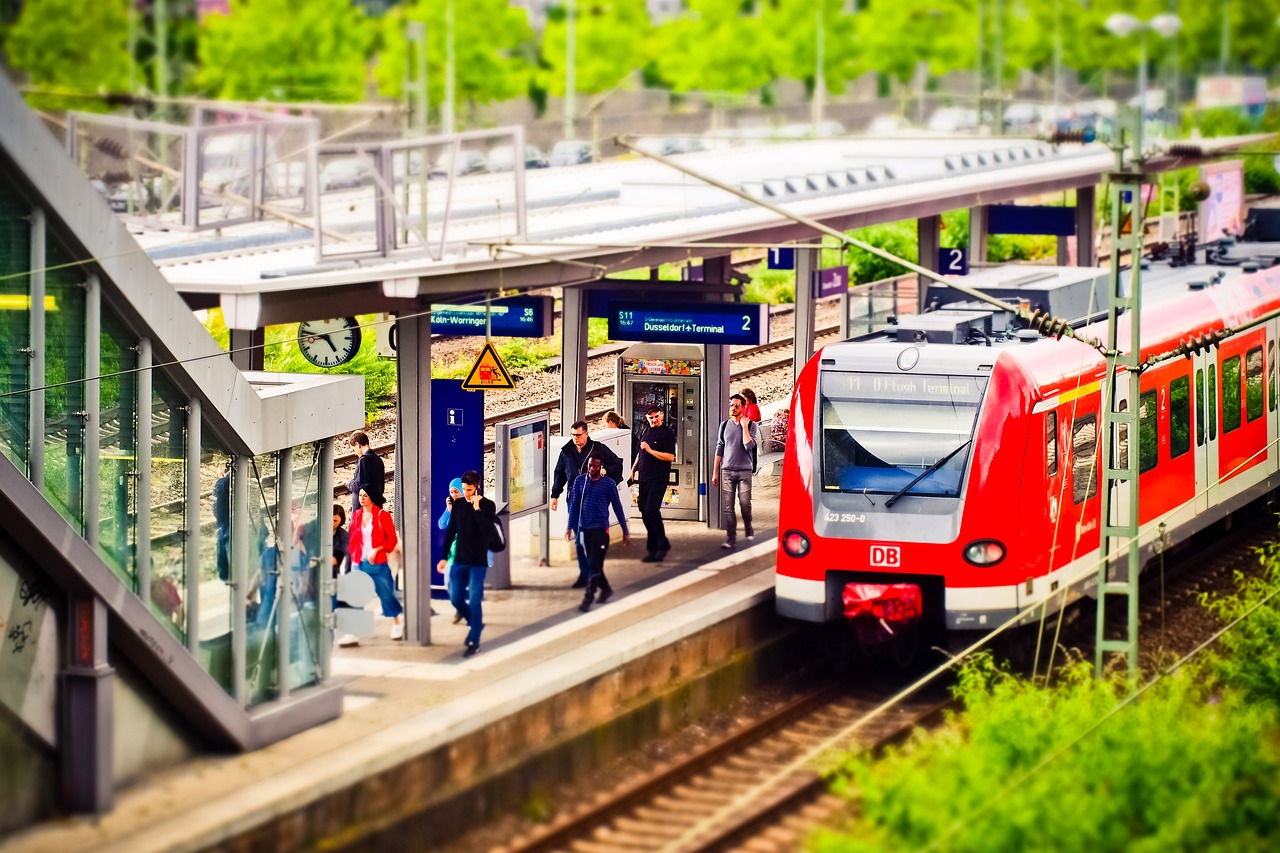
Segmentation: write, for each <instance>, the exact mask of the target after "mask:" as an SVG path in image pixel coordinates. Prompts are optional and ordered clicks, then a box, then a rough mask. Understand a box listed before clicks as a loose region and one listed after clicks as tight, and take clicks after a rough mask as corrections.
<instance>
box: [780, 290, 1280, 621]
mask: <svg viewBox="0 0 1280 853" xmlns="http://www.w3.org/2000/svg"><path fill="white" fill-rule="evenodd" d="M1144 290H1145V288H1144ZM1178 292H1179V293H1180V294H1181V295H1178V296H1176V297H1175V298H1171V299H1167V300H1166V301H1163V302H1159V303H1157V304H1153V305H1151V306H1150V307H1146V308H1144V309H1143V314H1142V318H1143V327H1142V335H1143V343H1142V351H1143V357H1144V358H1146V357H1147V356H1149V355H1154V354H1161V353H1165V352H1168V351H1169V350H1171V349H1172V348H1173V347H1175V346H1177V345H1178V344H1179V343H1180V342H1182V341H1184V340H1187V339H1189V338H1190V337H1192V336H1197V335H1203V334H1206V333H1208V332H1212V331H1215V330H1220V329H1223V328H1224V327H1226V326H1231V327H1238V326H1240V325H1242V324H1244V323H1246V322H1247V321H1249V320H1251V319H1254V318H1258V317H1260V316H1261V315H1263V314H1264V313H1266V312H1268V311H1271V310H1274V309H1277V308H1280V268H1276V269H1272V270H1268V271H1263V272H1260V273H1257V274H1252V275H1247V276H1243V277H1240V278H1237V279H1235V280H1234V281H1232V282H1230V283H1227V284H1223V285H1220V286H1217V287H1212V288H1204V289H1200V290H1196V291H1192V292H1186V291H1185V287H1184V286H1183V285H1182V284H1180V285H1179V288H1178ZM983 314H984V312H983V311H978V310H970V311H956V310H943V311H939V312H935V313H931V314H924V315H920V316H919V317H916V318H903V321H902V323H901V325H899V327H898V328H897V329H896V331H894V330H891V332H890V333H889V334H886V335H881V336H879V337H876V338H874V339H862V340H856V341H845V342H842V343H837V344H832V345H830V346H827V347H825V348H823V349H822V350H821V351H819V352H818V353H817V354H816V355H814V357H813V358H812V359H811V360H810V361H809V363H808V364H807V365H806V366H805V368H804V370H803V371H802V373H801V375H800V378H799V380H798V382H797V383H796V388H795V391H794V393H793V396H792V401H791V432H790V434H789V436H788V439H787V446H786V455H785V458H784V461H783V466H784V467H783V475H782V499H781V507H780V515H779V521H778V530H779V538H778V558H777V575H776V590H777V607H778V612H779V613H780V614H782V615H784V616H788V617H792V618H795V619H801V620H806V621H811V622H825V621H833V620H837V619H840V618H842V617H844V616H849V617H853V618H854V621H855V624H858V625H860V626H861V630H860V631H859V634H860V636H862V637H863V638H864V639H869V638H872V635H875V634H877V632H878V636H879V637H880V638H882V639H883V638H886V637H889V636H895V635H897V634H898V633H899V631H898V630H896V629H897V628H898V626H907V625H912V626H924V625H932V626H935V627H940V628H946V629H950V630H953V631H954V630H966V629H984V628H988V627H994V626H995V625H998V624H1000V623H1002V622H1004V621H1006V620H1008V619H1010V618H1011V617H1014V616H1016V615H1019V614H1024V615H1026V617H1027V618H1028V619H1029V618H1031V617H1032V616H1034V617H1035V618H1038V617H1039V616H1040V612H1041V608H1040V607H1039V606H1038V605H1040V604H1041V603H1042V602H1044V601H1045V600H1046V599H1050V606H1049V611H1050V612H1053V610H1056V609H1057V607H1059V606H1062V605H1063V604H1065V603H1069V602H1070V601H1073V600H1075V599H1077V598H1079V597H1080V595H1081V594H1086V593H1088V592H1089V591H1090V589H1091V588H1092V586H1093V579H1094V574H1093V572H1090V571H1089V569H1090V568H1093V569H1096V566H1097V560H1098V548H1099V531H1098V518H1099V509H1100V506H1099V505H1100V503H1101V498H1100V495H1099V493H1098V482H1099V476H1100V469H1099V465H1100V459H1101V445H1100V442H1099V436H1098V425H1099V422H1100V419H1101V406H1102V405H1103V400H1102V392H1101V383H1102V380H1103V378H1104V376H1105V363H1104V361H1103V359H1102V357H1101V355H1100V354H1099V353H1098V352H1097V351H1096V350H1094V349H1092V348H1090V347H1088V346H1085V345H1084V344H1081V343H1079V342H1077V341H1073V340H1069V339H1064V340H1054V339H1034V340H1031V341H1027V340H1025V338H1026V337H1027V336H1029V333H1026V332H1024V333H1023V338H1021V339H1019V338H1016V337H1015V336H1008V335H1001V334H1000V333H999V330H998V329H996V330H993V329H992V328H991V324H992V323H993V322H995V323H996V324H997V325H999V323H1000V322H1001V318H1000V315H999V313H998V312H997V313H995V314H994V315H993V314H991V313H990V312H987V316H985V317H984V316H983ZM1007 319H1008V318H1007V317H1006V318H1005V320H1006V321H1007ZM1120 322H1121V324H1122V326H1123V327H1124V328H1122V330H1121V338H1120V339H1121V340H1127V335H1128V332H1127V326H1128V320H1127V318H1121V320H1120ZM1085 331H1086V332H1087V333H1088V334H1091V335H1093V336H1096V337H1098V338H1100V339H1103V340H1105V331H1106V329H1105V321H1104V322H1102V323H1096V324H1094V325H1091V326H1088V327H1087V328H1086V330H1085ZM1278 333H1280V320H1276V319H1272V320H1269V321H1267V322H1266V323H1265V324H1264V325H1260V326H1258V327H1255V328H1253V329H1249V330H1246V331H1243V332H1240V333H1237V334H1234V335H1232V336H1231V337H1229V338H1227V339H1226V340H1224V341H1222V342H1221V343H1220V344H1219V345H1218V346H1216V347H1214V348H1211V349H1209V350H1208V351H1206V352H1201V353H1198V354H1196V355H1194V356H1191V357H1187V358H1178V359H1173V360H1169V361H1164V362H1162V363H1160V364H1159V365H1157V366H1155V367H1152V368H1150V369H1148V370H1146V371H1144V373H1143V375H1142V378H1141V383H1140V387H1141V393H1140V396H1139V399H1138V400H1129V401H1126V403H1127V405H1129V406H1135V405H1136V406H1137V407H1138V410H1139V427H1138V435H1137V441H1135V442H1130V441H1129V440H1128V437H1127V436H1126V435H1119V436H1118V438H1119V449H1120V452H1121V453H1122V454H1124V453H1128V452H1137V453H1138V454H1139V457H1140V458H1139V467H1140V471H1141V473H1140V475H1139V488H1140V493H1141V502H1140V507H1139V510H1140V516H1139V517H1140V523H1141V531H1142V532H1141V542H1142V546H1143V548H1144V559H1145V558H1146V557H1147V556H1149V554H1150V553H1152V552H1153V549H1154V548H1156V547H1168V546H1171V545H1173V544H1175V543H1177V542H1179V541H1181V540H1184V539H1186V538H1187V537H1189V536H1190V535H1191V534H1192V533H1194V532H1196V531H1197V530H1201V529H1203V528H1205V527H1206V526H1207V525H1210V524H1212V523H1214V522H1215V521H1217V520H1220V519H1222V518H1223V517H1225V516H1226V515H1228V514H1229V513H1231V512H1233V511H1234V510H1236V509H1238V508H1240V507H1242V506H1243V505H1245V504H1247V503H1249V502H1251V501H1253V500H1255V499H1257V498H1258V497H1260V496H1262V495H1263V494H1265V493H1266V492H1268V491H1270V490H1272V489H1274V488H1276V487H1277V486H1280V475H1278V473H1277V461H1278V459H1280V456H1278V454H1277V449H1276V440H1277V435H1280V429H1278V427H1280V415H1277V412H1276V338H1277V334H1278ZM1010 338H1013V339H1010ZM956 341H960V342H959V343H957V342H956ZM1122 489H1123V487H1122ZM1123 490H1124V491H1125V492H1127V489H1123ZM1128 499H1129V496H1128V495H1127V493H1125V494H1121V495H1120V496H1119V500H1120V501H1121V503H1122V505H1123V502H1125V501H1127V500H1128ZM1082 573H1084V574H1085V575H1086V576H1087V577H1088V579H1089V580H1088V581H1087V582H1085V583H1076V584H1074V585H1072V588H1071V589H1067V590H1063V589H1061V588H1062V587H1063V586H1065V585H1067V584H1068V583H1069V582H1070V580H1071V579H1072V578H1076V577H1078V576H1081V575H1082ZM1059 593H1060V594H1059Z"/></svg>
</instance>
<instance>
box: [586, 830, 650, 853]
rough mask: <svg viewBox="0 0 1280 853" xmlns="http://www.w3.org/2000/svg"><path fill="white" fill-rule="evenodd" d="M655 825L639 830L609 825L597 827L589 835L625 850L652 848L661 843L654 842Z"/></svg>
mask: <svg viewBox="0 0 1280 853" xmlns="http://www.w3.org/2000/svg"><path fill="white" fill-rule="evenodd" d="M654 830H655V827H652V826H648V827H645V828H644V829H643V830H641V831H639V832H623V831H621V830H617V829H614V828H612V827H609V826H602V827H598V828H597V829H596V830H595V832H593V833H591V837H592V838H593V839H594V840H596V841H599V842H603V843H608V844H612V845H614V846H615V848H616V847H622V848H624V849H627V850H654V849H656V848H658V847H660V846H661V845H660V844H658V843H655V842H656V841H657V839H656V838H654V835H653V833H654Z"/></svg>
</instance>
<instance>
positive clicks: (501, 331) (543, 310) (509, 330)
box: [431, 296, 552, 338]
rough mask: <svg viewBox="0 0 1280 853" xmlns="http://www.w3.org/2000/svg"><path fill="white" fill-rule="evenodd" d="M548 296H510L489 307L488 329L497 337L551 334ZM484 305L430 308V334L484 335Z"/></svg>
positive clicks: (549, 300)
mask: <svg viewBox="0 0 1280 853" xmlns="http://www.w3.org/2000/svg"><path fill="white" fill-rule="evenodd" d="M551 314H552V301H551V297H550V296H512V297H510V298H508V299H495V300H494V301H493V302H492V303H491V304H490V306H489V315H490V321H489V322H490V328H491V329H492V332H493V335H494V336H495V337H500V338H545V337H548V336H550V335H551V330H552V327H551ZM484 331H485V306H484V304H483V303H481V304H479V305H432V306H431V334H433V335H483V334H484Z"/></svg>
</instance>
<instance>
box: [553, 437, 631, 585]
mask: <svg viewBox="0 0 1280 853" xmlns="http://www.w3.org/2000/svg"><path fill="white" fill-rule="evenodd" d="M570 429H571V431H572V437H571V438H570V439H569V440H568V441H566V442H565V443H564V446H563V447H561V448H560V455H559V456H558V457H556V473H555V477H554V478H552V481H551V509H553V510H554V509H555V508H556V506H557V505H558V504H559V502H560V495H561V493H563V492H564V487H565V485H566V484H568V483H572V482H573V481H574V480H575V479H577V477H578V475H579V474H585V473H587V461H588V460H589V459H590V458H591V457H592V456H593V455H594V456H597V457H599V459H600V463H601V464H602V465H603V466H604V473H605V476H607V477H609V478H610V479H612V480H613V482H614V483H615V484H617V483H621V482H622V460H621V459H619V458H618V455H617V454H616V453H614V452H613V451H612V450H610V449H609V448H608V447H606V446H605V445H603V444H601V443H600V442H598V441H593V440H592V439H591V436H590V435H589V434H588V433H587V422H586V421H574V422H573V426H572V427H570ZM590 563H591V561H590V560H588V559H587V555H586V553H585V552H584V551H583V550H582V548H581V547H579V548H578V579H577V580H576V581H574V582H573V588H574V589H582V588H583V587H585V586H586V585H587V578H589V577H590V576H591V565H590Z"/></svg>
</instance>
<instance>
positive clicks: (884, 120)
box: [867, 115, 911, 136]
mask: <svg viewBox="0 0 1280 853" xmlns="http://www.w3.org/2000/svg"><path fill="white" fill-rule="evenodd" d="M904 130H911V122H909V121H907V120H906V119H905V118H903V117H902V116H898V115H886V116H876V117H875V118H873V119H872V120H871V124H869V125H867V133H868V134H870V135H871V136H892V135H893V134H895V133H900V132H902V131H904Z"/></svg>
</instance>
